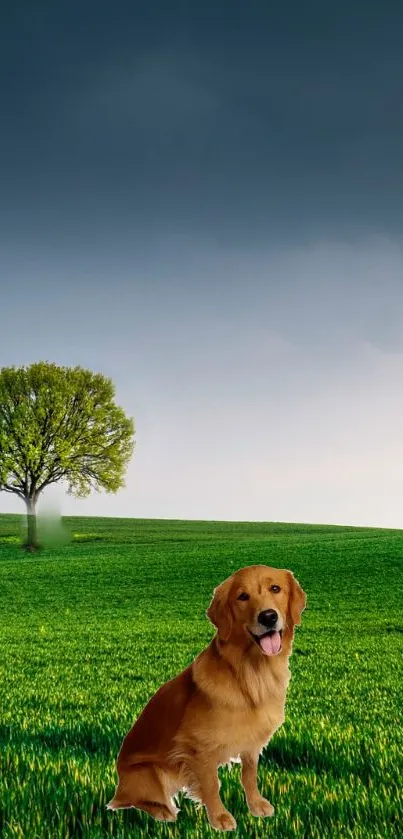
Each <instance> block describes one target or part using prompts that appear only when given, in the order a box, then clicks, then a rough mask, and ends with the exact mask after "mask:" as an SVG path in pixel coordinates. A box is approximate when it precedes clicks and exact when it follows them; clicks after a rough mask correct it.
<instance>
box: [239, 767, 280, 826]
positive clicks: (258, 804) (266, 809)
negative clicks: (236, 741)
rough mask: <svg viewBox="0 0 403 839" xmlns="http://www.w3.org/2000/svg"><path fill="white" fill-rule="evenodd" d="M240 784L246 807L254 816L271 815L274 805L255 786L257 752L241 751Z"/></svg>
mask: <svg viewBox="0 0 403 839" xmlns="http://www.w3.org/2000/svg"><path fill="white" fill-rule="evenodd" d="M240 757H241V760H242V775H241V778H242V786H243V788H244V790H245V793H246V800H247V802H248V807H249V810H250V811H251V813H252V814H253V815H254V816H272V815H273V813H274V807H273V806H272V804H270V801H267V798H263V797H262V796H261V795H260V792H259V790H258V786H257V767H258V762H259V752H253V751H250V752H242V754H241V756H240Z"/></svg>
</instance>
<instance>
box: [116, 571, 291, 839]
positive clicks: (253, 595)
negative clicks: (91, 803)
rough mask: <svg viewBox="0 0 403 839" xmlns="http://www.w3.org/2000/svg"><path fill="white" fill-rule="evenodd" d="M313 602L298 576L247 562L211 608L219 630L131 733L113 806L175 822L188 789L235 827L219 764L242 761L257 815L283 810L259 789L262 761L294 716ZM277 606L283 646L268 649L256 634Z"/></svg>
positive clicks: (214, 817)
mask: <svg viewBox="0 0 403 839" xmlns="http://www.w3.org/2000/svg"><path fill="white" fill-rule="evenodd" d="M278 588H279V589H280V591H278ZM272 589H274V590H272ZM240 593H241V594H242V599H239V595H240ZM246 597H248V599H246ZM305 604H306V596H305V593H304V592H303V591H302V589H301V587H300V585H299V583H298V582H297V580H296V579H295V577H294V576H293V574H292V573H291V572H290V571H283V570H278V569H276V568H269V567H268V566H266V565H252V566H249V567H246V568H241V569H240V570H239V571H237V572H235V573H234V574H232V575H231V576H230V577H229V578H228V579H227V580H225V581H224V582H223V583H221V585H219V586H218V587H217V588H216V589H215V591H214V596H213V599H212V601H211V604H210V607H209V609H208V610H207V613H206V614H207V616H208V617H209V619H210V620H211V622H212V623H213V624H214V626H215V627H216V628H217V633H216V635H215V636H214V638H213V640H212V641H211V642H210V644H209V645H208V646H207V647H206V649H204V650H203V651H202V652H201V653H200V654H199V655H198V656H197V658H196V659H195V660H194V661H193V662H192V663H191V664H190V665H189V666H188V667H186V669H185V670H184V671H183V672H182V673H180V674H179V675H178V676H176V677H175V678H174V679H171V680H170V681H169V682H166V684H164V685H163V686H162V687H160V689H159V690H158V691H157V693H156V694H154V696H153V697H152V698H151V699H150V701H149V703H148V704H147V705H146V707H145V708H144V710H143V712H142V713H141V714H140V716H139V717H138V719H137V721H136V722H135V724H134V726H133V728H132V729H131V730H130V731H129V733H128V734H127V735H126V737H125V738H124V740H123V743H122V748H121V750H120V753H119V756H118V760H117V772H118V776H119V782H118V785H117V788H116V793H115V796H114V798H113V799H112V801H111V802H110V803H109V804H108V807H109V808H110V809H117V808H120V807H137V808H138V809H140V810H144V811H145V812H147V813H150V814H151V815H152V816H154V818H156V819H159V820H162V821H175V819H176V816H177V813H178V812H179V811H178V809H177V807H176V806H175V803H174V801H173V797H174V796H175V795H176V794H177V793H178V792H179V791H180V790H182V789H186V791H187V793H188V795H189V796H190V797H191V798H193V799H195V800H198V801H201V802H202V803H203V804H204V805H205V807H206V811H207V816H208V819H209V822H210V824H211V825H212V827H214V828H216V829H218V830H233V829H234V828H235V827H236V822H235V819H234V818H233V817H232V815H231V813H229V812H228V810H226V809H225V807H224V805H223V803H222V801H221V798H220V795H219V789H220V783H219V780H218V774H217V769H218V766H220V765H221V764H225V763H228V762H229V761H230V760H231V759H236V758H240V760H241V762H242V784H243V787H244V789H245V793H246V798H247V802H248V806H249V809H250V810H251V812H252V813H253V814H254V815H255V816H271V815H272V814H273V812H274V811H273V807H272V805H271V804H270V802H269V801H267V800H266V799H265V798H262V796H261V795H260V793H259V790H258V787H257V766H258V760H259V754H260V752H261V750H262V748H263V747H264V746H265V745H266V744H267V743H268V741H269V740H270V738H271V737H272V735H273V733H274V732H275V731H276V729H277V728H279V726H280V725H281V724H282V723H283V722H284V707H285V697H286V691H287V686H288V683H289V680H290V671H289V669H288V659H289V656H290V654H291V651H292V642H293V637H294V626H295V625H298V624H300V622H301V613H302V611H303V609H304V608H305ZM273 609H274V610H275V611H276V613H277V614H278V616H279V617H278V624H279V625H281V626H282V646H281V649H280V651H279V652H277V653H274V654H273V653H270V654H265V653H264V652H263V651H262V648H261V640H260V639H259V640H256V635H255V638H254V637H252V634H251V633H257V635H259V634H260V638H263V634H264V633H260V631H259V629H258V627H260V629H261V624H260V623H259V622H258V621H257V616H258V615H259V614H260V613H261V612H263V611H265V610H273ZM274 617H275V615H274ZM278 637H281V633H280V632H279V633H278Z"/></svg>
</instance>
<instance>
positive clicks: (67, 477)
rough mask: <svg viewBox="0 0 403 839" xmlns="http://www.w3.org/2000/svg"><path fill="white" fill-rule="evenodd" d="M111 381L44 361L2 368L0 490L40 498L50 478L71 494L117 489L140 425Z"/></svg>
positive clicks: (131, 452)
mask: <svg viewBox="0 0 403 839" xmlns="http://www.w3.org/2000/svg"><path fill="white" fill-rule="evenodd" d="M114 396H115V389H114V386H113V383H112V381H111V380H110V379H107V378H105V376H103V375H102V374H100V373H92V372H91V371H89V370H84V369H83V368H81V367H74V368H71V367H58V366H57V365H56V364H50V363H47V362H39V363H37V364H32V365H31V366H30V367H21V368H19V369H17V368H14V367H5V368H3V369H2V370H1V371H0V490H4V491H6V492H14V493H16V494H17V495H20V496H21V497H23V498H31V499H32V500H33V501H34V502H36V500H37V498H38V496H39V494H40V493H41V492H42V491H43V490H44V489H45V488H46V487H47V486H49V485H50V484H53V483H57V482H58V481H64V482H65V483H66V485H67V490H68V492H69V493H70V494H72V495H76V496H78V497H85V496H87V495H89V494H90V492H91V490H93V489H96V490H105V491H106V492H116V491H117V490H118V489H120V488H121V487H122V486H123V485H124V474H125V469H126V466H127V464H128V462H129V460H130V458H131V456H132V454H133V450H134V423H133V420H132V419H130V418H128V417H126V415H125V413H124V411H123V410H122V408H120V407H118V406H117V405H116V404H115V402H114Z"/></svg>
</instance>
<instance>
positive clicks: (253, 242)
mask: <svg viewBox="0 0 403 839" xmlns="http://www.w3.org/2000/svg"><path fill="white" fill-rule="evenodd" d="M402 31H403V6H402V5H401V3H400V2H393V1H392V0H391V2H387V0H386V2H385V0H383V2H371V0H368V2H367V3H366V4H363V3H361V2H358V1H357V2H355V3H354V2H353V3H351V2H349V3H346V2H340V3H338V4H334V3H332V4H331V3H324V2H323V0H321V2H309V0H307V2H304V3H301V2H300V0H294V1H293V2H284V3H271V2H269V0H265V1H264V2H263V0H262V2H257V0H256V2H249V3H248V2H245V0H244V1H243V2H237V0H214V2H207V0H205V2H203V3H202V2H200V3H197V2H195V3H189V2H184V1H183V2H181V3H179V2H177V0H169V2H167V0H159V2H157V0H144V2H137V1H136V0H126V2H123V0H116V2H114V3H111V2H110V0H108V2H106V0H96V2H95V0H93V1H92V2H90V1H89V0H87V1H86V0H59V2H57V3H54V2H50V0H49V2H43V0H38V2H36V3H32V0H20V2H15V3H9V4H8V7H7V8H6V9H5V10H4V12H3V14H2V36H1V37H2V47H1V51H0V76H1V80H2V89H1V111H0V121H1V131H0V184H1V188H0V252H1V261H0V268H1V298H0V318H1V321H0V327H1V329H0V366H5V365H12V364H15V365H20V364H29V363H30V362H33V361H36V360H40V359H46V360H50V361H55V362H57V363H60V364H67V365H70V364H81V365H82V366H85V367H89V368H91V369H93V370H100V371H102V372H104V373H105V374H107V375H109V376H111V377H112V378H113V380H114V382H115V385H116V393H117V401H118V402H119V404H121V405H122V406H123V407H124V408H125V409H126V410H127V412H128V413H129V414H130V415H134V417H135V420H136V426H137V448H136V453H135V456H134V458H133V460H132V463H131V465H130V467H129V470H128V474H127V486H126V489H125V490H124V491H122V492H120V493H119V494H118V495H116V496H107V495H93V496H92V497H91V498H90V499H88V500H87V501H76V500H74V499H70V498H66V497H65V496H64V495H63V493H61V492H56V494H55V495H54V496H52V495H51V494H50V493H49V495H48V496H46V499H47V502H48V503H52V504H60V505H61V509H62V512H63V513H65V514H68V513H75V514H80V513H81V514H85V515H94V514H95V515H124V516H133V517H151V518H154V517H155V518H159V517H161V518H197V519H201V518H204V519H241V520H269V521H273V520H276V521H297V522H298V521H299V522H302V521H303V522H323V523H338V524H360V525H378V526H386V527H388V526H391V527H403V227H402V225H403V108H402V102H403V51H402V49H401V44H402ZM0 509H1V510H3V511H11V510H13V511H18V510H19V509H20V505H19V502H18V501H17V500H15V502H14V499H13V498H10V497H9V496H8V495H5V494H2V495H0Z"/></svg>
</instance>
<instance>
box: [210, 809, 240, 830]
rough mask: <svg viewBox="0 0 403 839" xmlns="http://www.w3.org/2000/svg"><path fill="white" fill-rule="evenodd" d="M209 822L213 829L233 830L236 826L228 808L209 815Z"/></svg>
mask: <svg viewBox="0 0 403 839" xmlns="http://www.w3.org/2000/svg"><path fill="white" fill-rule="evenodd" d="M209 822H210V824H211V827H214V829H215V830H235V828H236V821H235V819H234V817H233V816H231V813H229V812H228V810H223V812H222V813H218V814H217V815H215V814H214V816H212V815H211V816H209Z"/></svg>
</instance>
